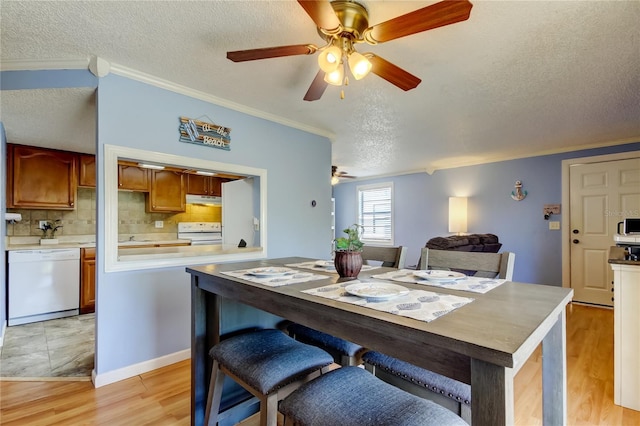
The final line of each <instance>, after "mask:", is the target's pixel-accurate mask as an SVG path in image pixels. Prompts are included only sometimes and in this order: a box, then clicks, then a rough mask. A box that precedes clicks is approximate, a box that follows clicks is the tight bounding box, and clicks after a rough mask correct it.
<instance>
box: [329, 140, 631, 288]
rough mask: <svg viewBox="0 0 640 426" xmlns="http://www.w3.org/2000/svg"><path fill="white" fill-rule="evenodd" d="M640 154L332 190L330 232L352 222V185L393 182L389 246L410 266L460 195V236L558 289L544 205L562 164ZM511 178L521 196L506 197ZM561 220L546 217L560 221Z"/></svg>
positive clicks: (554, 198)
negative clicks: (479, 237) (489, 245)
mask: <svg viewBox="0 0 640 426" xmlns="http://www.w3.org/2000/svg"><path fill="white" fill-rule="evenodd" d="M637 150H640V143H632V144H627V145H619V146H614V147H608V148H600V149H590V150H583V151H576V152H570V153H563V154H556V155H547V156H540V157H532V158H525V159H520V160H512V161H503V162H497V163H491V164H484V165H479V166H470V167H459V168H455V169H446V170H438V171H436V172H435V173H434V174H433V175H428V174H426V173H418V174H410V175H401V176H394V177H388V178H381V179H371V180H367V181H358V182H348V183H341V184H339V185H336V186H335V187H334V188H333V194H334V197H335V200H336V234H340V232H341V230H342V229H344V228H346V227H347V226H349V225H350V224H352V223H354V222H356V221H357V214H358V210H357V200H356V187H357V186H358V185H365V184H371V183H378V182H393V183H394V217H395V221H394V226H395V244H396V245H402V246H406V247H407V248H408V255H407V265H415V264H416V263H417V261H418V258H419V256H420V248H422V247H424V245H425V244H426V242H427V241H428V240H429V239H431V238H433V237H439V236H447V235H451V234H450V233H449V232H448V211H449V205H448V198H449V197H451V196H467V197H469V199H468V216H469V220H468V232H469V233H492V234H496V235H498V237H499V238H500V242H501V243H502V244H503V246H502V250H503V251H511V252H514V253H516V262H515V271H514V280H516V281H521V282H528V283H539V284H550V285H558V286H560V285H562V253H561V251H562V247H561V243H562V241H561V232H560V231H550V230H549V227H548V222H547V221H545V220H544V218H543V213H542V212H543V205H544V204H561V202H562V188H561V184H562V182H561V172H562V167H561V163H562V160H565V159H569V158H579V157H587V156H595V155H604V154H611V153H618V152H627V151H637ZM516 180H521V181H522V183H523V188H524V189H525V190H526V191H527V192H528V195H527V197H526V198H525V199H524V200H522V201H514V200H512V199H511V196H510V194H511V191H513V190H514V184H515V181H516ZM564 219H565V217H564V215H560V216H555V215H554V216H552V219H551V220H558V221H560V222H561V225H562V222H564Z"/></svg>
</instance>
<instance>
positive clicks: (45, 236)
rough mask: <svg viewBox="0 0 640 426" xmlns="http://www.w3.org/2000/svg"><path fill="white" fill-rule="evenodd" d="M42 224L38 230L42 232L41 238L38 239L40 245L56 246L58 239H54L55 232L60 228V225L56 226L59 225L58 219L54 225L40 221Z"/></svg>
mask: <svg viewBox="0 0 640 426" xmlns="http://www.w3.org/2000/svg"><path fill="white" fill-rule="evenodd" d="M42 222H44V223H42V224H41V226H40V227H39V228H38V229H40V230H41V231H42V238H41V239H40V244H58V239H57V238H56V231H57V230H58V229H60V228H62V225H57V223H60V219H56V221H55V223H51V222H50V221H42Z"/></svg>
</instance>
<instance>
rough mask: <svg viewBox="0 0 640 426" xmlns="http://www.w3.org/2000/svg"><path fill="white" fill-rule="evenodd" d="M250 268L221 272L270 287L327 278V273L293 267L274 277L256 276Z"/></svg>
mask: <svg viewBox="0 0 640 426" xmlns="http://www.w3.org/2000/svg"><path fill="white" fill-rule="evenodd" d="M249 272H250V270H249V269H242V270H239V271H227V272H221V274H224V275H229V276H231V277H236V278H242V279H243V280H247V281H251V282H254V283H258V284H264V285H266V286H268V287H280V286H283V285H290V284H298V283H304V282H307V281H314V280H323V279H327V278H328V277H327V276H326V275H317V274H312V273H310V272H302V271H296V270H295V269H292V270H291V272H290V273H286V274H283V275H278V276H272V277H256V276H255V275H251V274H250V273H249Z"/></svg>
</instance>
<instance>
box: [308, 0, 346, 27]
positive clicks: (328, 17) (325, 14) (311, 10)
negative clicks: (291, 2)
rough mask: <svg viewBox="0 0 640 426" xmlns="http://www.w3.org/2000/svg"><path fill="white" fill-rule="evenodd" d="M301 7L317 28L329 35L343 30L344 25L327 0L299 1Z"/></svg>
mask: <svg viewBox="0 0 640 426" xmlns="http://www.w3.org/2000/svg"><path fill="white" fill-rule="evenodd" d="M298 3H300V6H302V8H303V9H304V10H305V12H307V15H309V16H310V17H311V19H313V22H315V24H316V26H318V27H320V28H322V29H324V30H326V31H327V33H329V34H333V33H338V32H340V31H341V29H342V23H340V20H339V19H338V17H337V16H336V13H335V12H334V11H333V7H332V6H331V3H330V2H329V1H327V0H298Z"/></svg>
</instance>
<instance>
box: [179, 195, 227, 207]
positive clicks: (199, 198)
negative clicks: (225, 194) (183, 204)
mask: <svg viewBox="0 0 640 426" xmlns="http://www.w3.org/2000/svg"><path fill="white" fill-rule="evenodd" d="M187 204H206V205H208V206H221V205H222V197H213V196H209V195H192V194H187Z"/></svg>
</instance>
